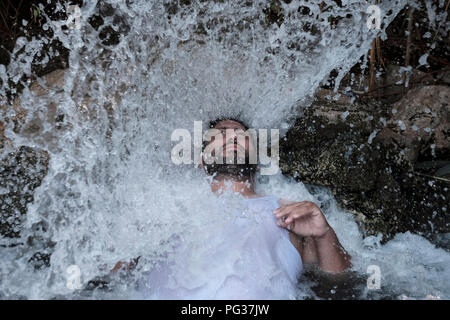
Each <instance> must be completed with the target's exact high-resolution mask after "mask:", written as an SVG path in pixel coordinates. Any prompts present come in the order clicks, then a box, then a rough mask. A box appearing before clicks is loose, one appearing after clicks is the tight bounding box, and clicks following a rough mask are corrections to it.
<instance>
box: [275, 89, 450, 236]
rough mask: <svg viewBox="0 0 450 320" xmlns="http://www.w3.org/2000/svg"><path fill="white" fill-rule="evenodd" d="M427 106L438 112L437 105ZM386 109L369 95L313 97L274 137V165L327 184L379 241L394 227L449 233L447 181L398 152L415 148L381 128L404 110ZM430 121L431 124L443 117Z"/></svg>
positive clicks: (449, 183) (427, 233)
mask: <svg viewBox="0 0 450 320" xmlns="http://www.w3.org/2000/svg"><path fill="white" fill-rule="evenodd" d="M434 92H435V94H437V92H442V91H439V90H435V91H434ZM405 99H407V98H405ZM435 101H436V103H441V102H442V101H441V100H439V99H435ZM439 101H440V102H439ZM400 103H401V102H399V105H400ZM403 103H404V104H406V102H404V101H403ZM398 108H399V109H398V110H400V107H398ZM430 109H431V110H434V111H433V112H441V111H443V110H441V111H438V108H437V106H430ZM444 109H445V108H444ZM391 111H392V110H391V106H387V105H384V104H381V103H380V102H374V101H371V102H366V103H354V104H346V103H339V102H336V101H333V102H330V101H326V100H322V99H320V98H318V99H316V101H315V102H314V103H313V104H312V106H311V107H309V108H307V109H306V110H305V111H304V112H303V115H302V116H301V117H299V118H298V119H297V121H296V123H295V125H294V126H293V127H292V128H291V129H290V130H289V131H288V132H287V135H286V137H285V139H284V140H282V141H281V143H280V168H281V170H282V171H283V173H284V174H288V175H292V176H294V177H295V178H296V179H298V180H300V181H303V182H304V183H307V184H312V185H321V186H326V187H330V188H331V190H332V191H333V193H334V195H335V197H336V200H337V201H338V203H339V205H340V206H342V207H343V208H345V209H347V210H348V211H349V212H351V213H353V214H354V215H355V217H356V220H357V221H358V222H359V224H360V226H361V228H362V230H363V231H364V233H365V235H377V234H379V233H381V234H382V235H383V241H387V240H389V239H391V238H392V237H393V236H395V234H396V233H399V232H406V231H411V232H415V233H418V234H422V235H424V236H426V237H428V238H430V239H431V238H433V237H434V234H435V233H445V232H449V231H450V224H449V222H448V219H447V211H448V210H449V209H450V208H449V206H448V202H449V200H448V199H450V191H449V188H450V181H449V180H447V179H445V178H440V177H437V176H434V175H426V174H425V175H424V174H422V173H421V172H418V171H417V170H415V168H414V165H415V163H414V162H413V161H412V160H413V159H414V158H412V157H411V156H409V154H408V152H405V147H409V148H410V149H414V148H415V145H408V142H410V141H411V140H407V139H405V144H399V143H397V141H396V140H395V139H391V138H392V136H390V135H386V134H385V132H386V130H388V129H391V126H390V124H392V123H395V121H397V120H399V119H402V118H401V115H402V114H406V113H400V115H399V114H398V113H399V112H397V113H396V115H397V117H399V118H397V119H396V118H388V117H392V116H393V114H392V112H391ZM439 114H440V113H439ZM404 121H405V123H406V122H407V121H412V120H407V119H404ZM442 121H446V120H445V119H442ZM427 125H428V124H427ZM430 125H432V128H435V129H436V130H437V128H440V127H441V126H445V123H439V121H436V122H433V121H432V124H430ZM436 130H435V131H436ZM381 133H383V134H381ZM394 133H395V134H398V133H402V131H399V132H397V131H395V132H394ZM442 146H444V144H442ZM414 150H415V149H414Z"/></svg>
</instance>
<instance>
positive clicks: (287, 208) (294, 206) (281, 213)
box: [274, 201, 312, 218]
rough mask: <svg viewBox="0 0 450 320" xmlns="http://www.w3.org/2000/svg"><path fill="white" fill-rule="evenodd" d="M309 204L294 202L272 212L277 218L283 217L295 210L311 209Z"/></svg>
mask: <svg viewBox="0 0 450 320" xmlns="http://www.w3.org/2000/svg"><path fill="white" fill-rule="evenodd" d="M311 207H312V206H311V203H309V202H307V201H302V202H296V203H293V204H290V205H287V206H284V207H280V208H278V209H277V210H275V211H274V214H275V216H276V217H277V218H280V217H283V216H285V215H287V214H289V213H291V212H292V211H293V210H294V209H295V211H297V208H311Z"/></svg>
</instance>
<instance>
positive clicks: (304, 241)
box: [274, 200, 351, 273]
mask: <svg viewBox="0 0 450 320" xmlns="http://www.w3.org/2000/svg"><path fill="white" fill-rule="evenodd" d="M279 204H280V208H278V209H277V210H275V212H274V213H275V214H276V217H277V218H278V223H279V225H280V226H281V227H284V228H286V229H288V230H289V231H290V240H291V242H292V244H293V245H294V246H295V248H296V249H297V250H298V251H299V253H300V255H301V257H302V261H303V262H304V263H311V264H317V265H318V267H319V269H321V270H322V271H325V272H329V273H339V272H343V271H345V270H346V269H348V268H349V267H351V262H350V260H351V256H350V255H349V254H348V253H347V252H346V251H345V249H344V248H343V247H342V245H341V244H340V242H339V240H338V238H337V236H336V233H335V232H334V230H333V228H331V227H330V226H329V225H328V222H327V221H326V219H325V217H324V216H323V214H322V212H321V211H320V208H319V207H317V205H315V204H314V203H312V202H288V201H286V200H281V201H280V202H279Z"/></svg>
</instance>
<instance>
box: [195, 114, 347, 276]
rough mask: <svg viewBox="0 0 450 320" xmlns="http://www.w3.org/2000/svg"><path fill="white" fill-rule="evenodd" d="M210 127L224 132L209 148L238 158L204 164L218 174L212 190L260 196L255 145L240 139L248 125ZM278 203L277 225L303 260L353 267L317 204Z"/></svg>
mask: <svg viewBox="0 0 450 320" xmlns="http://www.w3.org/2000/svg"><path fill="white" fill-rule="evenodd" d="M210 127H211V128H213V129H216V130H218V131H217V132H220V133H221V134H219V135H214V138H213V139H211V140H212V141H211V142H210V143H209V144H207V145H206V148H209V149H210V150H211V149H214V150H221V149H220V148H222V153H221V155H220V156H223V158H226V157H227V156H229V157H228V158H230V159H235V160H234V161H233V162H232V163H226V161H225V160H224V161H222V162H224V163H223V164H217V163H212V164H211V165H205V164H204V163H203V164H202V167H204V168H205V169H206V171H207V172H208V173H209V174H211V175H213V176H214V177H213V180H212V183H211V190H212V191H213V192H214V193H217V194H220V193H223V192H225V191H226V190H231V191H233V192H237V193H240V194H241V195H242V196H243V197H245V198H258V197H259V195H258V194H256V192H255V189H254V185H255V173H256V170H257V166H256V165H255V164H250V163H248V162H249V161H248V159H249V153H251V152H254V144H253V143H252V141H251V139H250V137H248V136H247V137H245V142H244V143H242V142H243V141H242V140H243V139H238V136H239V133H240V134H242V133H243V132H244V131H246V130H247V129H248V128H247V127H246V126H245V125H243V124H242V123H240V122H239V121H237V120H232V119H225V120H216V121H215V122H213V123H211V125H210ZM239 142H240V143H239ZM206 148H205V149H206ZM239 148H241V150H242V149H244V150H245V158H246V160H247V161H246V163H244V164H237V163H236V162H237V161H236V159H237V158H238V155H237V154H238V152H237V151H238V150H239ZM212 153H214V152H212ZM231 153H234V156H230V154H231ZM278 204H279V208H278V209H276V210H275V211H274V213H273V214H274V216H275V217H276V218H277V220H276V221H277V224H278V225H279V226H280V227H282V228H285V229H287V230H289V234H290V241H291V243H292V245H293V246H294V247H295V248H296V249H297V251H298V252H299V253H300V255H301V257H302V261H303V263H309V264H317V266H318V267H319V269H320V270H322V271H325V272H329V273H339V272H342V271H344V270H346V269H347V268H349V267H350V266H351V263H350V256H349V255H348V254H347V252H346V251H345V250H344V248H343V247H342V246H341V244H340V243H339V240H338V238H337V236H336V234H335V232H334V230H333V228H331V227H330V225H329V224H328V223H327V220H326V219H325V217H324V215H323V213H322V212H321V210H320V208H319V207H318V206H317V205H316V204H315V203H313V202H309V201H301V202H292V201H287V200H284V199H280V200H279V201H278Z"/></svg>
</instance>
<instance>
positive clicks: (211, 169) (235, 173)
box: [205, 153, 258, 181]
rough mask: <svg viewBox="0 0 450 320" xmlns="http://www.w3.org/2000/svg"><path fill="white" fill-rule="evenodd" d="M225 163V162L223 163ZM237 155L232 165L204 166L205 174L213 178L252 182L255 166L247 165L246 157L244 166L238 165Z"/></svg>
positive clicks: (213, 164)
mask: <svg viewBox="0 0 450 320" xmlns="http://www.w3.org/2000/svg"><path fill="white" fill-rule="evenodd" d="M224 162H225V161H224ZM236 162H237V154H236V153H235V156H234V163H223V164H220V163H212V164H205V169H206V172H207V173H208V174H209V175H212V176H214V177H216V178H217V177H230V178H232V179H237V180H242V181H243V180H253V179H254V177H255V175H256V169H257V167H258V165H257V164H249V162H250V161H249V158H248V157H246V159H245V164H238V163H236Z"/></svg>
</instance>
